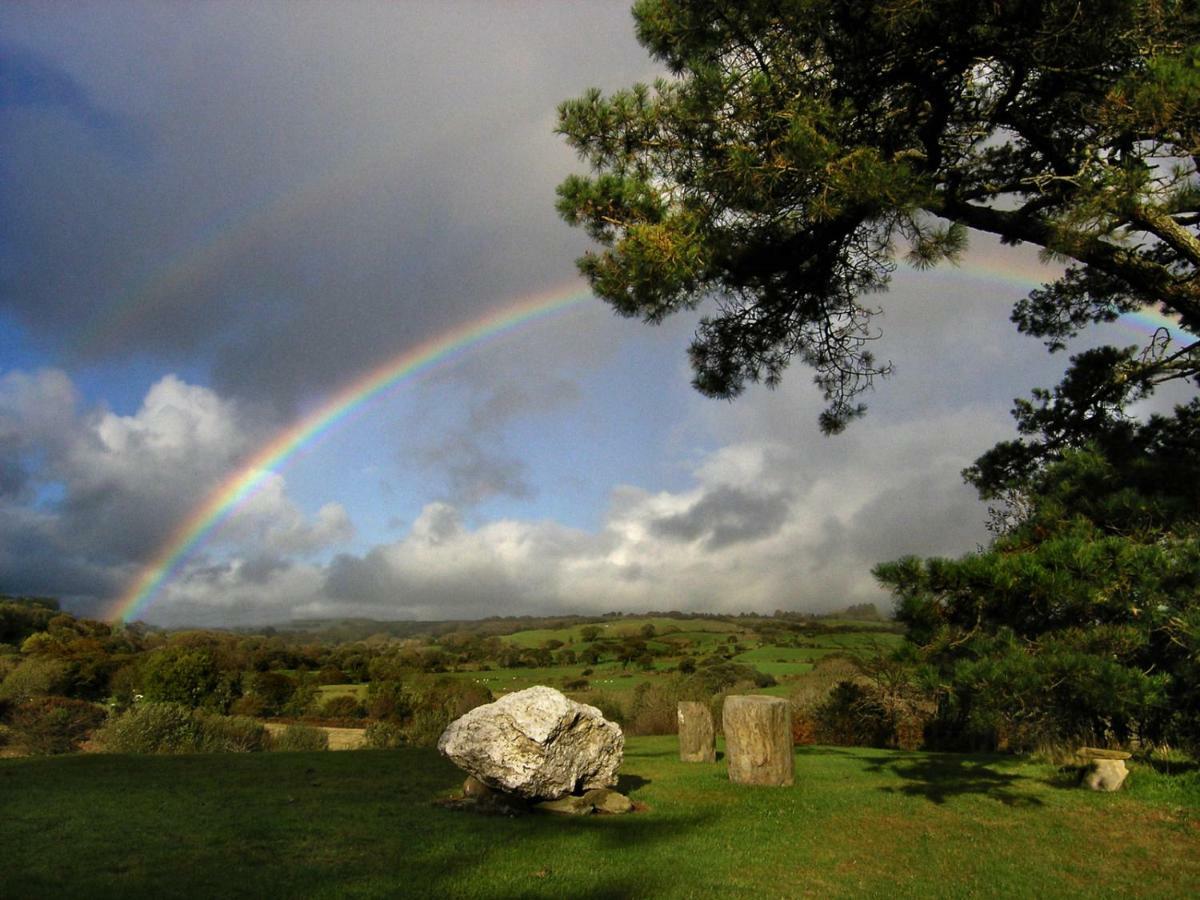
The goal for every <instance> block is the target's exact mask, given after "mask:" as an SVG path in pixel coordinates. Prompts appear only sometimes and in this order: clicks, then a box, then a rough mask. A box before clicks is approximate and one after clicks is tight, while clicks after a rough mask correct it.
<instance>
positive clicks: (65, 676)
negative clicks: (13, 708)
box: [0, 656, 71, 703]
mask: <svg viewBox="0 0 1200 900" xmlns="http://www.w3.org/2000/svg"><path fill="white" fill-rule="evenodd" d="M70 683H71V669H70V666H68V665H67V664H66V663H65V662H63V661H62V660H57V659H47V658H44V657H38V656H31V657H27V658H26V659H24V660H22V661H21V663H20V665H18V666H17V667H16V668H15V669H13V670H12V671H11V672H9V673H8V675H7V676H6V677H5V679H4V682H3V683H0V700H13V701H16V702H18V703H20V702H24V701H26V700H29V699H31V698H33V697H43V696H47V695H51V694H63V693H65V692H66V691H67V689H68V688H69V687H70Z"/></svg>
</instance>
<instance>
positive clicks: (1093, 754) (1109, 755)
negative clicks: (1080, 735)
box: [1079, 747, 1133, 759]
mask: <svg viewBox="0 0 1200 900" xmlns="http://www.w3.org/2000/svg"><path fill="white" fill-rule="evenodd" d="M1079 755H1080V756H1082V757H1083V758H1084V759H1129V757H1131V756H1132V755H1133V754H1132V753H1127V752H1126V751H1124V750H1105V749H1104V748H1102V747H1080V748H1079Z"/></svg>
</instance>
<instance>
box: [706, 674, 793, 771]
mask: <svg viewBox="0 0 1200 900" xmlns="http://www.w3.org/2000/svg"><path fill="white" fill-rule="evenodd" d="M721 723H722V725H723V726H724V729H725V754H726V756H727V757H728V759H729V780H730V781H732V782H735V783H737V784H774V785H787V784H791V783H792V774H793V773H792V706H791V704H790V703H789V702H788V701H787V700H785V699H783V698H782V697H764V696H760V695H745V696H735V697H726V698H725V707H724V709H723V711H722V714H721Z"/></svg>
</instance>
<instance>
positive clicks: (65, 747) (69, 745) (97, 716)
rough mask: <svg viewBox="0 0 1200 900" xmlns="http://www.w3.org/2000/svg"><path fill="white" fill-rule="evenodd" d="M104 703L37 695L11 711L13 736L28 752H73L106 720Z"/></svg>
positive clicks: (36, 753) (48, 753)
mask: <svg viewBox="0 0 1200 900" xmlns="http://www.w3.org/2000/svg"><path fill="white" fill-rule="evenodd" d="M104 717H105V711H104V708H103V707H101V706H97V705H96V704H94V703H88V702H87V701H85V700H73V699H71V698H70V697H34V698H32V699H30V700H26V701H25V702H24V703H21V704H20V705H18V706H17V707H16V709H15V710H14V711H13V713H12V717H11V719H12V721H11V724H12V737H13V739H14V742H15V743H16V744H18V745H19V746H20V747H21V748H22V749H23V750H24V751H25V752H26V753H29V754H32V755H35V756H49V755H50V754H54V753H73V752H75V751H76V750H78V749H79V745H80V744H81V743H83V741H84V740H86V739H87V737H88V735H89V734H90V733H91V732H92V730H93V729H95V728H97V727H98V726H99V725H100V723H101V722H103V721H104Z"/></svg>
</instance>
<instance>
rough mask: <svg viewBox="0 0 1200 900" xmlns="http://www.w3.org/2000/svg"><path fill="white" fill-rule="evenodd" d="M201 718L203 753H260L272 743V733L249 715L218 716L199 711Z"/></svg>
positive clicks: (200, 746)
mask: <svg viewBox="0 0 1200 900" xmlns="http://www.w3.org/2000/svg"><path fill="white" fill-rule="evenodd" d="M196 717H197V718H198V719H199V720H200V742H199V746H198V747H197V748H196V749H197V750H199V751H200V752H201V753H260V752H262V751H263V750H266V749H267V748H268V746H269V745H270V735H269V734H268V733H267V729H266V728H265V727H264V726H263V725H262V724H261V723H259V722H256V721H254V720H253V719H251V718H248V717H247V716H218V715H211V714H205V713H197V714H196Z"/></svg>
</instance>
